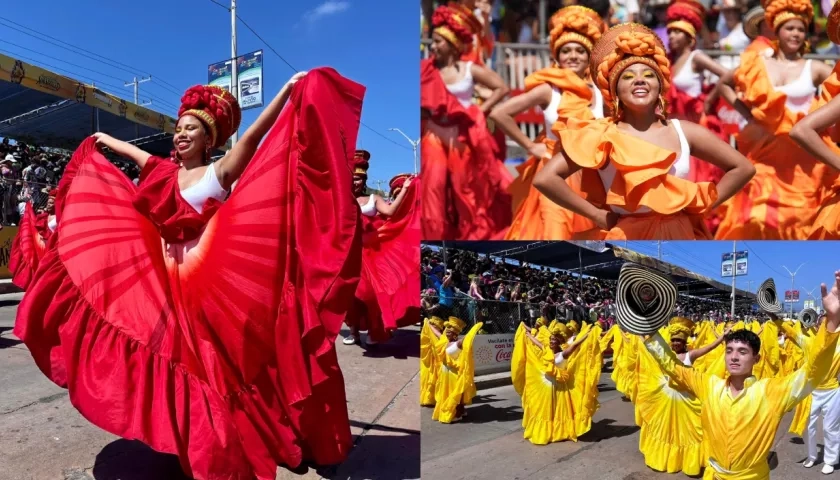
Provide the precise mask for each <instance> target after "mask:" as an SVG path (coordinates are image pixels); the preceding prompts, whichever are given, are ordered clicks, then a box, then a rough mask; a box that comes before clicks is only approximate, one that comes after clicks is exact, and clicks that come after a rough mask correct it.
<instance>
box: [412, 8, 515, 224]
mask: <svg viewBox="0 0 840 480" xmlns="http://www.w3.org/2000/svg"><path fill="white" fill-rule="evenodd" d="M432 27H433V28H434V30H433V32H432V47H431V50H432V57H431V58H429V59H427V60H423V61H422V62H421V64H420V111H421V149H420V153H421V156H420V159H421V164H422V166H421V170H422V172H423V179H424V188H423V239H425V240H449V239H458V240H490V239H501V238H502V237H503V236H504V234H505V231H506V230H507V228H508V226H509V225H510V222H511V218H512V211H511V199H510V195H508V193H507V192H506V189H507V187H508V185H509V184H510V182H511V181H512V177H511V175H510V173H509V172H507V170H505V166H504V164H503V163H501V162H499V161H498V160H497V159H496V158H495V157H494V152H495V151H496V148H497V147H496V143H495V142H494V140H493V137H492V136H491V135H490V132H489V131H488V130H487V124H486V120H485V115H486V114H487V113H489V112H490V110H491V109H492V108H493V106H495V105H496V104H497V103H498V102H499V101H500V100H501V99H502V98H504V96H505V95H506V94H507V87H506V86H505V85H504V82H503V81H502V79H501V77H499V76H498V74H496V73H495V72H493V71H492V70H490V69H488V68H486V67H483V66H481V65H478V64H475V63H472V62H464V61H463V60H461V54H462V52H463V51H465V50H466V49H468V48H469V46H470V45H471V44H472V41H473V35H472V33H471V31H470V30H469V29H468V28H467V27H465V26H464V24H463V22H462V20H461V17H459V16H458V15H457V14H456V13H455V12H453V11H452V10H450V9H449V7H445V6H441V7H438V9H437V10H435V13H434V15H433V16H432ZM477 83H478V84H482V85H484V86H486V87H488V88H491V89H492V90H493V91H494V93H493V95H491V96H490V98H488V99H487V100H485V101H484V102H483V103H482V104H481V106H480V107H479V106H476V105H474V104H473V101H472V100H473V94H474V92H475V85H476V84H477Z"/></svg>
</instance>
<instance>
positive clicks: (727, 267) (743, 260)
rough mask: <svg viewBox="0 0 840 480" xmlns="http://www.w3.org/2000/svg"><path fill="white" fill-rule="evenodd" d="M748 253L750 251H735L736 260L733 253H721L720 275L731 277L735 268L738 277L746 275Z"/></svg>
mask: <svg viewBox="0 0 840 480" xmlns="http://www.w3.org/2000/svg"><path fill="white" fill-rule="evenodd" d="M748 255H749V252H735V261H734V262H733V260H732V253H724V254H723V255H721V260H720V276H721V277H731V276H732V270H733V268H734V270H735V276H736V277H740V276H742V275H746V274H747V260H748ZM733 263H734V265H733Z"/></svg>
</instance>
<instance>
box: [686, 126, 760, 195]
mask: <svg viewBox="0 0 840 480" xmlns="http://www.w3.org/2000/svg"><path fill="white" fill-rule="evenodd" d="M680 124H681V125H683V127H684V128H683V130H684V131H685V136H686V137H687V139H688V144H689V147H690V148H691V154H692V155H695V156H697V157H699V158H701V159H703V160H705V161H707V162H709V163H711V164H712V165H715V166H717V167H720V168H721V169H722V170H723V171H724V172H725V173H724V175H723V177H722V178H721V179H720V181H719V182H718V184H717V190H718V198H717V201H715V203H714V204H712V208H713V209H714V208H717V207H718V206H720V205H721V204H723V202H725V201H727V200H729V199H730V198H731V197H732V196H733V195H735V194H736V193H738V192H739V191H740V190H741V189H742V188H744V186H746V184H747V183H748V182H749V181H750V179H752V177H753V176H754V175H755V167H754V166H753V164H752V163H751V162H750V161H749V160H747V158H746V157H745V156H743V155H741V153H740V152H738V150H735V149H734V148H732V147H731V146H730V145H729V144H727V143H725V142H724V141H722V140H721V139H720V138H718V137H717V136H716V135H714V134H713V133H712V132H711V131H709V130H707V129H706V128H704V127H701V126H700V125H697V124H695V123H691V122H681V123H680Z"/></svg>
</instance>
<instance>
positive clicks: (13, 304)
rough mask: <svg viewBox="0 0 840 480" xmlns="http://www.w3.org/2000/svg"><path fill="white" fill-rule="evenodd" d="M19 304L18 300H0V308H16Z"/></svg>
mask: <svg viewBox="0 0 840 480" xmlns="http://www.w3.org/2000/svg"><path fill="white" fill-rule="evenodd" d="M19 304H20V300H0V308H3V307H16V306H18V305H19Z"/></svg>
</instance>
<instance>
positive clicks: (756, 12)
mask: <svg viewBox="0 0 840 480" xmlns="http://www.w3.org/2000/svg"><path fill="white" fill-rule="evenodd" d="M762 20H764V8H763V7H755V8H753V9H751V10H750V11H749V12H747V14H746V15H744V22H743V25H744V35H746V36H747V38H749V39H750V40H755V39H756V37H758V35H759V33H760V32H761V29H760V28H759V24H760V23H761V21H762Z"/></svg>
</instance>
